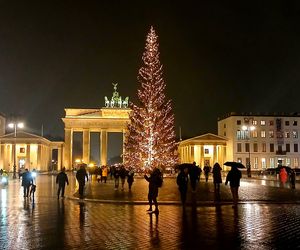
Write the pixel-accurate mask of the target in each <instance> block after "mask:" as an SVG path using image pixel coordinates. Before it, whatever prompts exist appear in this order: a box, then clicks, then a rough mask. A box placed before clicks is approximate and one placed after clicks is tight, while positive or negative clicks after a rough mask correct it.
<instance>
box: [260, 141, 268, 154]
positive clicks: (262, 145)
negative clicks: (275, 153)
mask: <svg viewBox="0 0 300 250" xmlns="http://www.w3.org/2000/svg"><path fill="white" fill-rule="evenodd" d="M261 151H262V152H266V151H267V145H266V143H265V142H263V143H262V144H261Z"/></svg>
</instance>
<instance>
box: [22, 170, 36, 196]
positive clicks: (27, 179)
mask: <svg viewBox="0 0 300 250" xmlns="http://www.w3.org/2000/svg"><path fill="white" fill-rule="evenodd" d="M31 184H33V180H32V176H31V173H30V172H29V171H28V168H26V169H25V172H24V173H23V174H22V186H23V191H24V197H28V194H29V188H30V185H31Z"/></svg>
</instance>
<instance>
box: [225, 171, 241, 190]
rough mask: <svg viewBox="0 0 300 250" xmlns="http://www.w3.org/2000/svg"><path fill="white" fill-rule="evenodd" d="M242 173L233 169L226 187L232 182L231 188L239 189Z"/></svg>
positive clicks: (228, 175)
mask: <svg viewBox="0 0 300 250" xmlns="http://www.w3.org/2000/svg"><path fill="white" fill-rule="evenodd" d="M241 178H242V173H241V171H240V170H238V169H237V168H231V170H230V171H229V172H228V174H227V177H226V182H225V185H227V183H228V182H230V187H239V186H240V179H241Z"/></svg>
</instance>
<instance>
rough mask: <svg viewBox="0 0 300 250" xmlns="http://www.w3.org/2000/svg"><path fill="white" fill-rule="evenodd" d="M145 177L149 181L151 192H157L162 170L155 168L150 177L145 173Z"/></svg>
mask: <svg viewBox="0 0 300 250" xmlns="http://www.w3.org/2000/svg"><path fill="white" fill-rule="evenodd" d="M144 178H145V179H146V181H148V182H149V192H156V191H157V190H158V188H159V182H160V179H161V172H160V171H159V169H158V168H155V169H154V170H153V172H152V173H151V174H150V177H148V176H147V175H144Z"/></svg>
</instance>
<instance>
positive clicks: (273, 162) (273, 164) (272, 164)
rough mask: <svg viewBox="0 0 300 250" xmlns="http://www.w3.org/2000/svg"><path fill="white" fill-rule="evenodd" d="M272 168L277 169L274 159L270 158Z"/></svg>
mask: <svg viewBox="0 0 300 250" xmlns="http://www.w3.org/2000/svg"><path fill="white" fill-rule="evenodd" d="M270 168H275V160H274V158H270Z"/></svg>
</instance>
